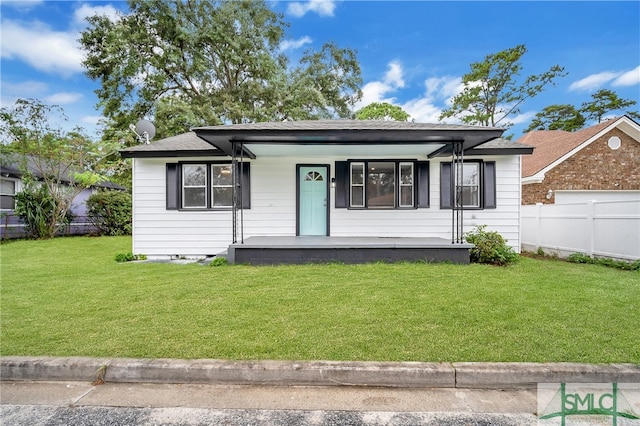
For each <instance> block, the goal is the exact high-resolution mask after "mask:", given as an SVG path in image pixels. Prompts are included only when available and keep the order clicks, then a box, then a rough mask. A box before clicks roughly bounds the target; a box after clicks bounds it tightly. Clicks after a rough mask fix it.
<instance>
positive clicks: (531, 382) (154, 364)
mask: <svg viewBox="0 0 640 426" xmlns="http://www.w3.org/2000/svg"><path fill="white" fill-rule="evenodd" d="M0 379H1V380H3V381H83V382H93V381H94V380H96V379H101V380H104V381H105V382H110V383H199V384H238V385H272V386H376V387H399V388H477V389H518V388H535V387H536V385H537V384H538V383H612V382H616V383H640V365H635V364H602V365H593V364H577V363H541V364H537V363H482V362H456V363H434V362H337V361H300V362H296V361H225V360H213V359H198V360H180V359H127V358H81V357H78V358H51V357H3V358H1V359H0Z"/></svg>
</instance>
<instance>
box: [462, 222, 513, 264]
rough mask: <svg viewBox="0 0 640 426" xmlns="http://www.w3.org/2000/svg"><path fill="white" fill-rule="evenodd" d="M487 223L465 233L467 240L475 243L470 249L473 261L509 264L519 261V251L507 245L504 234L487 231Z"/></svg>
mask: <svg viewBox="0 0 640 426" xmlns="http://www.w3.org/2000/svg"><path fill="white" fill-rule="evenodd" d="M486 228H487V225H481V226H477V227H476V228H475V229H474V230H473V231H471V232H467V233H466V234H465V239H466V240H467V242H469V243H471V244H473V245H474V247H473V248H472V249H471V250H470V252H469V254H470V255H471V262H474V263H487V264H490V265H499V266H503V265H509V264H512V263H515V262H517V261H518V253H516V252H515V251H514V250H513V249H512V248H511V247H509V246H508V245H507V242H506V241H505V240H504V238H502V235H500V234H499V233H497V232H495V231H487V230H486Z"/></svg>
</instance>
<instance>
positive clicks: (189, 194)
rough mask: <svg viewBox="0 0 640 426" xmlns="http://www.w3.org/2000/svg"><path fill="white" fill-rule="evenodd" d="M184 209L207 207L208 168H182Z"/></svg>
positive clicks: (188, 165)
mask: <svg viewBox="0 0 640 426" xmlns="http://www.w3.org/2000/svg"><path fill="white" fill-rule="evenodd" d="M182 207H183V208H185V209H188V208H201V209H204V208H206V207H207V166H206V165H205V164H184V165H183V166H182Z"/></svg>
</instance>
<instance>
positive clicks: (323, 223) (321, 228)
mask: <svg viewBox="0 0 640 426" xmlns="http://www.w3.org/2000/svg"><path fill="white" fill-rule="evenodd" d="M327 175H328V167H327V166H299V167H298V235H327V211H328V209H327V192H328V188H329V185H328V179H327Z"/></svg>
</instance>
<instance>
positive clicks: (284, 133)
mask: <svg viewBox="0 0 640 426" xmlns="http://www.w3.org/2000/svg"><path fill="white" fill-rule="evenodd" d="M193 131H194V132H195V133H196V135H198V136H199V137H200V138H202V139H204V140H205V141H207V142H208V143H210V144H211V145H213V146H215V147H216V148H218V149H219V150H221V151H222V152H224V153H225V154H227V155H231V154H232V152H233V147H234V146H238V145H240V144H242V146H243V148H244V152H245V154H246V155H247V156H249V157H252V158H255V157H256V156H258V155H295V154H319V153H324V154H342V155H357V154H360V153H362V154H364V153H366V154H368V155H371V154H374V155H391V154H395V155H398V154H403V153H407V154H421V155H433V156H435V155H438V156H447V155H450V154H451V152H452V150H453V144H454V143H456V142H457V143H462V147H463V149H465V150H469V149H472V148H474V147H476V146H478V145H481V144H483V143H485V142H488V141H491V140H494V139H496V138H499V137H500V135H502V132H503V131H504V130H503V129H498V128H494V127H477V126H468V125H459V124H426V123H411V122H399V121H379V120H310V121H284V122H269V123H246V124H232V125H221V126H210V127H200V128H196V129H193ZM267 146H268V148H267ZM274 147H277V148H274ZM365 147H366V148H365Z"/></svg>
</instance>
